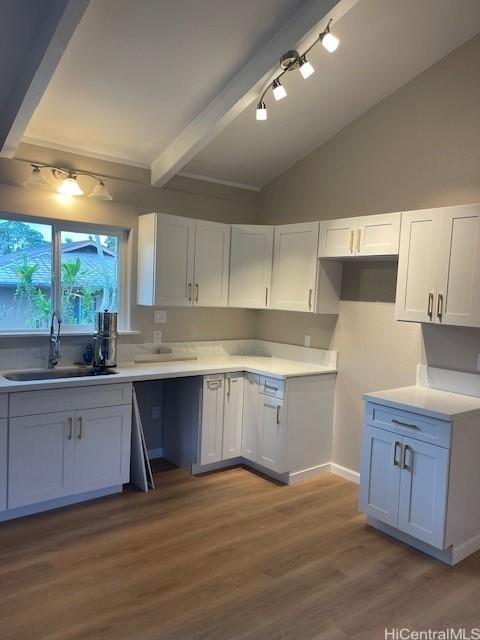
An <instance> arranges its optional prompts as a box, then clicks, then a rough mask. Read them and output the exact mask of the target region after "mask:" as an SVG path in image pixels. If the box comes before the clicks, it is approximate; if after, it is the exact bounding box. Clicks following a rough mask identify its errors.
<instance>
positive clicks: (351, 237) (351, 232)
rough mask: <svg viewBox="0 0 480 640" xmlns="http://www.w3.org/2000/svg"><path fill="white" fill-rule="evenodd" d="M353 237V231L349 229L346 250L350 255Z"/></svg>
mask: <svg viewBox="0 0 480 640" xmlns="http://www.w3.org/2000/svg"><path fill="white" fill-rule="evenodd" d="M354 236H355V231H354V230H353V229H350V230H349V232H348V248H349V250H350V253H353V238H354Z"/></svg>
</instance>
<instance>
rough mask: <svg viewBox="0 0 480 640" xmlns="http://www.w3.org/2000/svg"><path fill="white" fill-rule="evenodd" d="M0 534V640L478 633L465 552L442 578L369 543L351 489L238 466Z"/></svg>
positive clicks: (473, 579) (404, 553)
mask: <svg viewBox="0 0 480 640" xmlns="http://www.w3.org/2000/svg"><path fill="white" fill-rule="evenodd" d="M155 481H156V484H157V490H156V491H155V492H152V493H149V494H142V493H139V492H137V491H134V490H133V489H128V490H127V491H126V492H125V493H124V494H123V495H119V496H113V497H109V498H104V499H101V500H97V501H95V502H91V503H86V504H82V505H77V506H74V507H69V508H66V509H62V510H57V511H54V512H50V513H45V514H40V515H37V516H31V517H28V518H24V519H22V520H17V521H12V522H8V523H4V524H2V525H0V638H1V640H47V639H48V640H67V639H68V640H345V639H347V638H355V639H358V640H364V639H365V640H375V639H377V638H378V639H383V638H384V628H385V627H388V628H392V627H397V626H400V627H410V628H412V629H417V630H422V629H428V628H429V627H430V628H433V629H443V628H446V627H457V626H461V627H467V628H470V627H476V626H480V608H479V602H480V553H477V554H475V555H474V556H471V557H470V558H468V559H466V560H464V561H463V562H462V563H460V564H459V565H457V566H456V567H454V568H451V567H447V566H445V565H443V564H441V563H440V562H438V561H436V560H433V559H431V558H428V557H426V556H424V555H422V554H421V553H419V552H417V551H415V550H413V549H411V548H409V547H406V546H404V545H402V544H400V543H397V542H395V541H394V540H392V539H390V538H388V537H386V536H383V535H382V534H380V533H378V532H376V531H374V530H373V529H371V528H369V527H367V526H366V524H365V518H364V517H363V515H361V514H358V512H357V491H358V488H357V486H356V485H354V484H351V483H349V482H347V481H345V480H343V479H341V478H339V477H337V476H333V475H329V474H328V475H325V476H322V477H320V478H317V479H314V480H310V481H307V482H305V483H303V484H299V485H297V486H293V487H284V486H280V485H277V484H275V483H273V482H271V481H269V480H267V479H265V478H263V477H261V476H258V475H255V474H253V473H251V472H249V471H246V470H245V469H241V468H238V469H232V470H229V471H223V472H221V473H216V474H210V475H206V476H203V477H197V478H194V477H192V476H189V475H188V474H186V473H185V472H183V471H181V470H179V469H172V468H170V467H168V466H167V465H160V466H159V467H158V468H157V470H156V473H155Z"/></svg>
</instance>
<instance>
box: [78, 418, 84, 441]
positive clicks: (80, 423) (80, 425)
mask: <svg viewBox="0 0 480 640" xmlns="http://www.w3.org/2000/svg"><path fill="white" fill-rule="evenodd" d="M82 438H83V418H82V416H80V417H79V418H78V439H79V440H81V439H82Z"/></svg>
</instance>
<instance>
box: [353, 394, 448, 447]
mask: <svg viewBox="0 0 480 640" xmlns="http://www.w3.org/2000/svg"><path fill="white" fill-rule="evenodd" d="M365 422H366V424H369V425H371V426H373V427H380V428H381V429H386V430H387V431H393V432H394V433H399V434H401V435H405V436H409V437H410V438H415V439H416V440H422V441H423V442H431V443H432V444H437V445H439V446H441V447H450V438H451V433H452V424H451V422H447V421H445V420H436V419H435V418H429V417H427V416H424V415H422V414H420V413H414V412H413V411H402V410H401V409H394V408H392V407H387V406H385V405H382V404H377V403H376V402H367V403H366V405H365Z"/></svg>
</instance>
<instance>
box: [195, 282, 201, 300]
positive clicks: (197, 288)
mask: <svg viewBox="0 0 480 640" xmlns="http://www.w3.org/2000/svg"><path fill="white" fill-rule="evenodd" d="M199 289H200V287H199V286H198V283H197V284H196V285H195V302H198V291H199Z"/></svg>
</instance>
